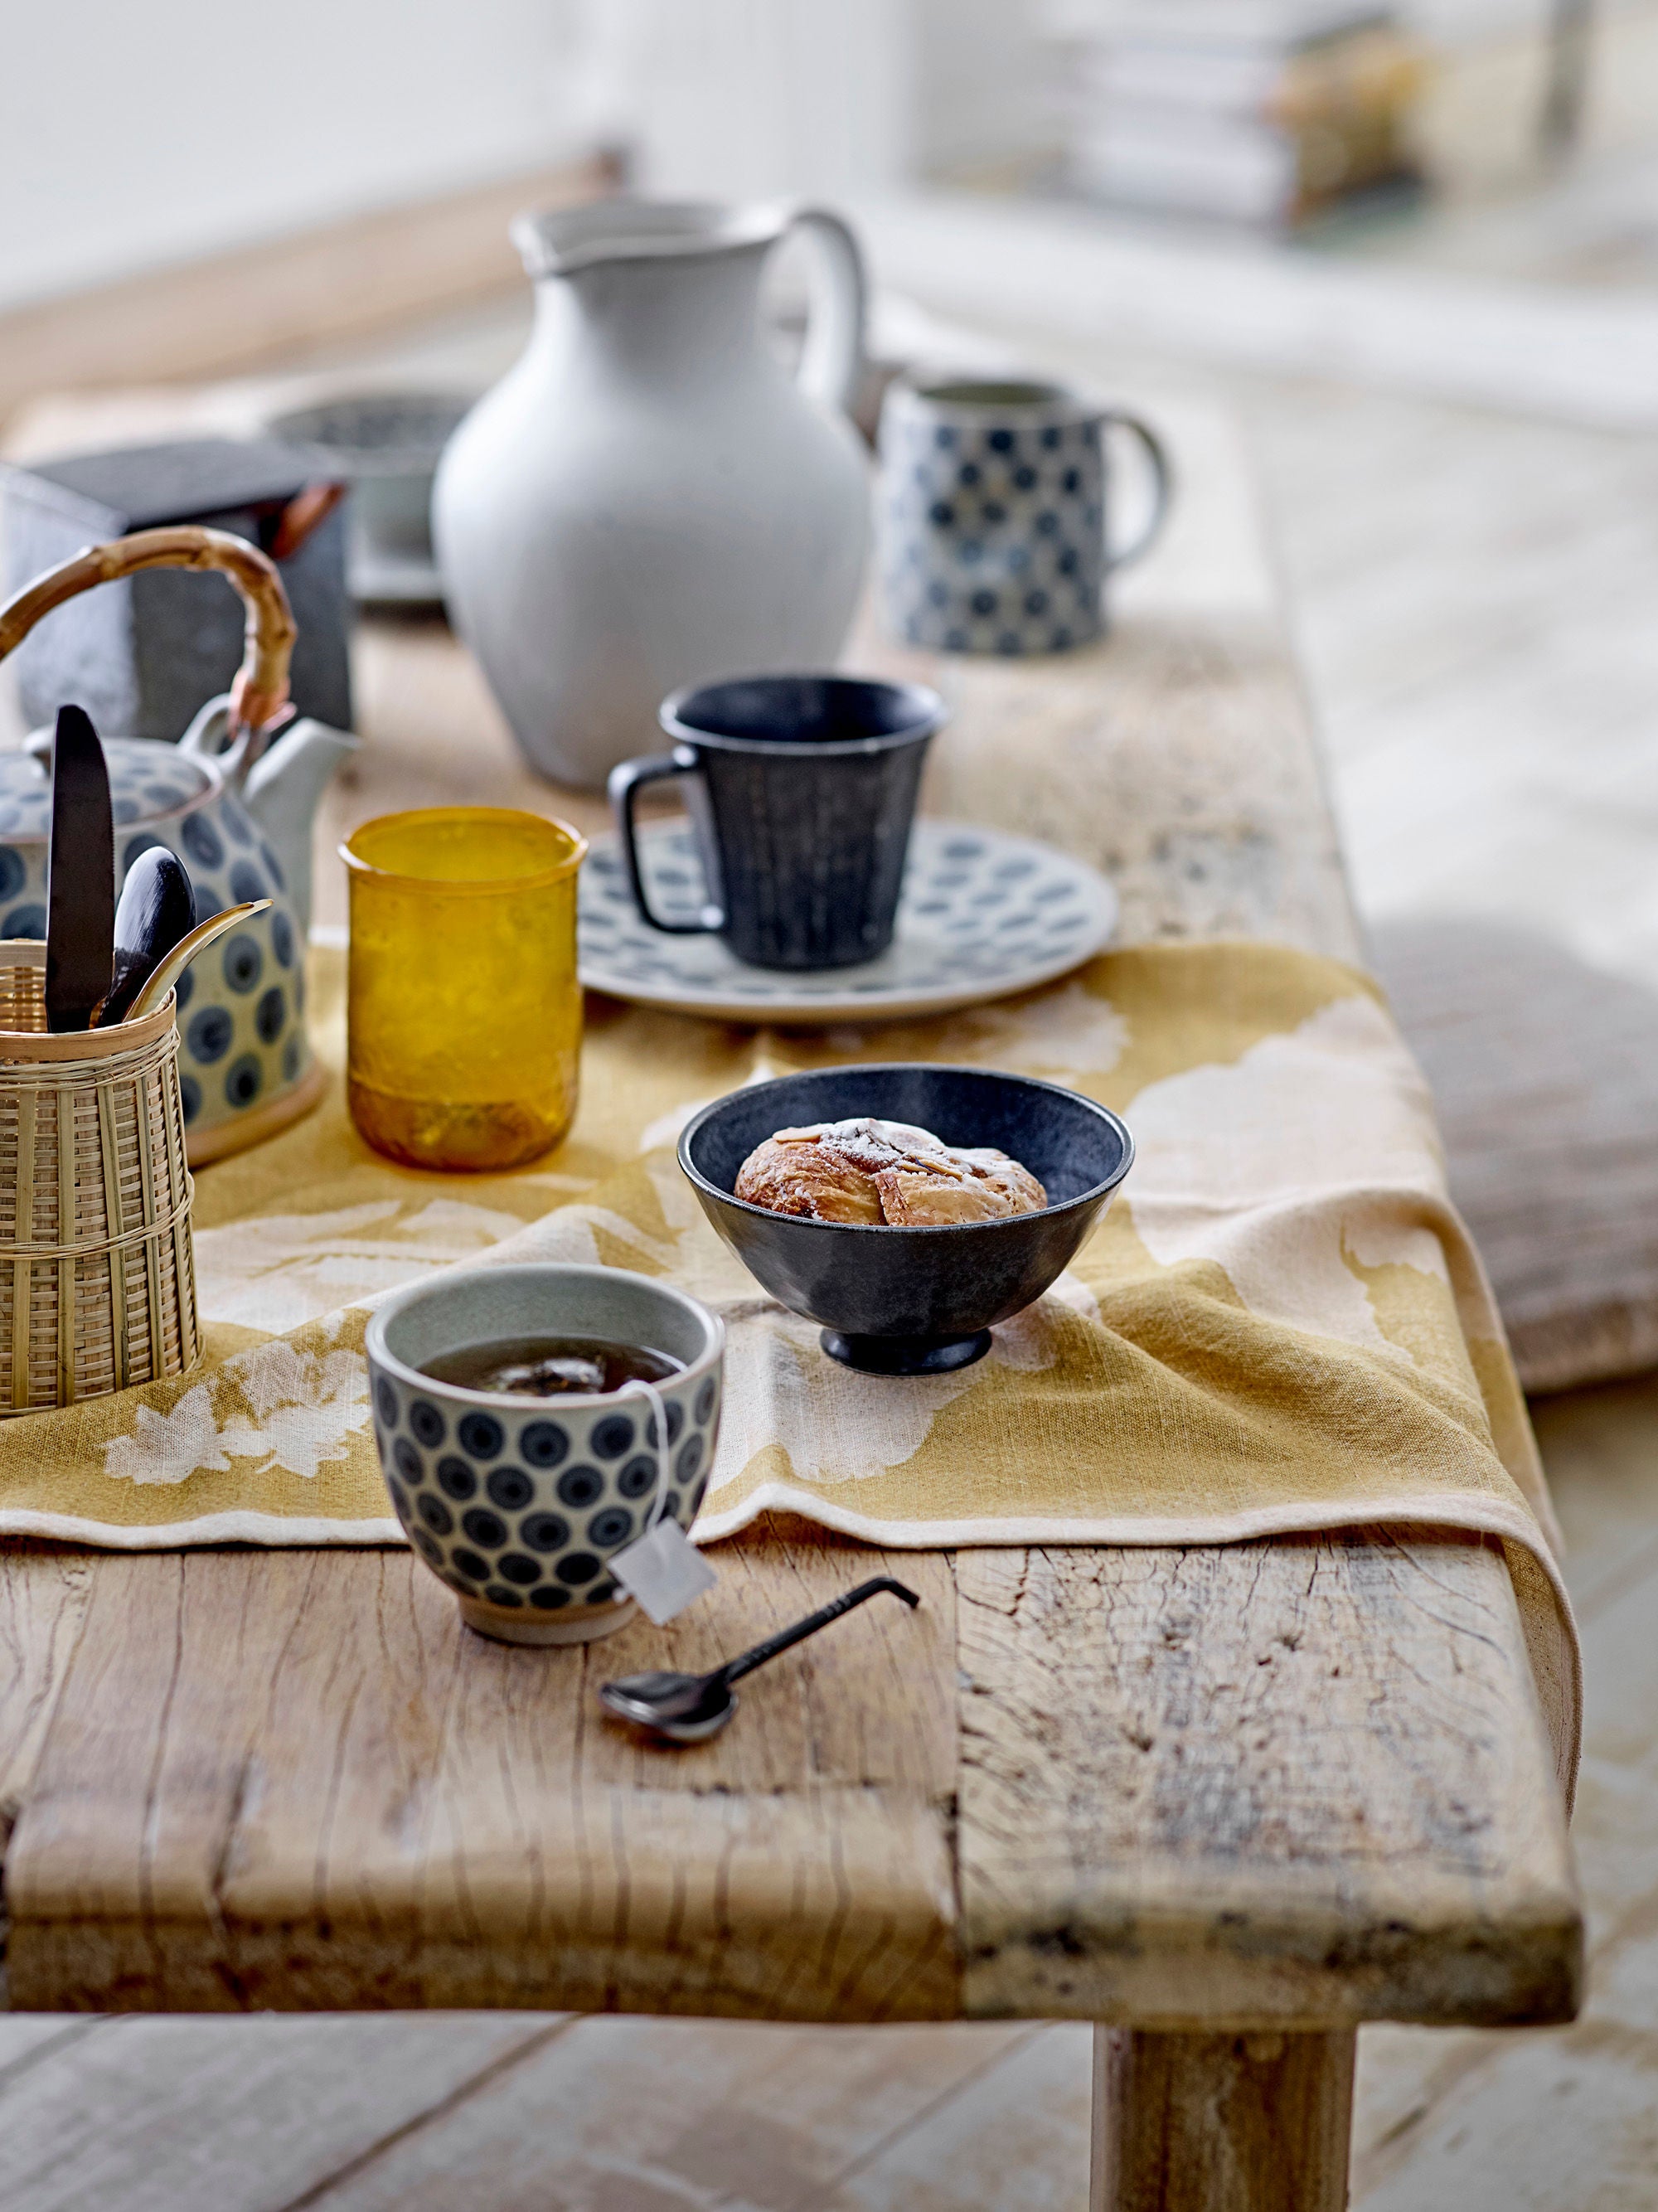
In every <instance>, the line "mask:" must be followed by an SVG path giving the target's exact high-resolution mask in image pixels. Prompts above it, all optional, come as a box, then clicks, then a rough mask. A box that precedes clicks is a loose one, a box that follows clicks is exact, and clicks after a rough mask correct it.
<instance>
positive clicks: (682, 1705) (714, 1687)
mask: <svg viewBox="0 0 1658 2212" xmlns="http://www.w3.org/2000/svg"><path fill="white" fill-rule="evenodd" d="M598 1700H599V1703H600V1704H601V1705H603V1706H604V1708H605V1710H606V1711H608V1712H612V1713H614V1714H615V1715H616V1718H617V1719H618V1720H624V1721H631V1722H632V1723H634V1725H635V1727H636V1728H647V1729H654V1731H655V1732H656V1734H657V1735H665V1736H666V1737H667V1738H668V1740H669V1741H670V1742H671V1743H706V1742H707V1741H708V1739H709V1737H710V1736H715V1735H719V1733H720V1729H723V1728H724V1727H725V1726H726V1723H727V1722H728V1721H729V1720H730V1719H731V1717H732V1714H733V1713H735V1711H737V1702H738V1701H737V1692H736V1691H735V1690H733V1689H732V1686H731V1684H730V1683H729V1682H728V1681H726V1680H724V1679H723V1678H722V1675H721V1674H720V1673H718V1672H716V1673H715V1674H624V1675H623V1677H622V1678H621V1680H619V1681H616V1682H606V1683H605V1684H604V1686H603V1687H602V1688H601V1689H600V1691H599V1693H598Z"/></svg>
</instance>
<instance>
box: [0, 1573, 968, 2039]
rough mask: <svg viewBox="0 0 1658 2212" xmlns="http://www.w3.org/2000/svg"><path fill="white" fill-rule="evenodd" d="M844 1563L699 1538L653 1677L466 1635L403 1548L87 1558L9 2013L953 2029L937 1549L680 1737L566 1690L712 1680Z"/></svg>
mask: <svg viewBox="0 0 1658 2212" xmlns="http://www.w3.org/2000/svg"><path fill="white" fill-rule="evenodd" d="M871 1559H872V1555H871V1553H869V1552H868V1551H867V1550H865V1548H863V1547H858V1546H854V1545H853V1544H851V1543H848V1542H841V1541H837V1540H835V1539H832V1538H828V1537H825V1538H823V1540H822V1541H819V1540H818V1539H817V1537H816V1536H815V1535H814V1534H811V1533H809V1532H806V1531H804V1530H803V1531H801V1532H800V1533H799V1537H798V1540H797V1541H796V1542H795V1543H794V1544H793V1546H792V1547H791V1548H790V1550H789V1552H788V1553H786V1555H783V1556H778V1547H766V1546H763V1545H748V1546H745V1545H743V1544H741V1543H738V1544H736V1545H733V1546H732V1547H728V1548H727V1552H726V1557H725V1559H724V1560H723V1561H722V1565H723V1567H724V1572H723V1573H722V1577H721V1581H720V1588H719V1589H718V1591H717V1592H716V1593H715V1594H714V1595H713V1596H712V1597H711V1598H710V1599H709V1600H708V1601H707V1602H706V1603H705V1604H704V1605H702V1606H700V1607H698V1608H697V1609H696V1611H695V1613H694V1614H693V1615H692V1616H690V1617H689V1619H688V1620H687V1621H685V1622H684V1623H683V1624H680V1625H679V1626H677V1627H676V1628H675V1629H674V1630H673V1631H672V1632H671V1636H670V1638H669V1644H670V1645H671V1656H670V1657H668V1658H667V1659H665V1660H664V1659H663V1657H662V1656H661V1654H662V1650H663V1643H662V1638H661V1637H660V1635H659V1632H654V1631H653V1630H651V1629H650V1628H649V1627H648V1626H635V1627H634V1628H632V1629H630V1630H628V1631H624V1632H623V1633H621V1634H620V1635H618V1636H616V1637H613V1638H610V1639H609V1640H608V1641H607V1642H606V1643H604V1644H599V1645H595V1646H591V1647H588V1648H586V1649H585V1650H584V1649H574V1650H569V1651H562V1652H558V1653H556V1654H553V1655H551V1656H550V1655H549V1654H547V1653H544V1652H537V1651H519V1650H513V1649H509V1648H508V1647H506V1646H501V1645H495V1644H487V1643H485V1642H483V1640H482V1639H480V1638H476V1637H474V1636H472V1635H471V1632H469V1631H467V1630H466V1629H465V1628H463V1627H462V1626H461V1625H460V1622H459V1616H458V1615H457V1613H456V1612H455V1608H454V1607H453V1605H452V1602H451V1601H450V1600H449V1598H448V1597H447V1595H446V1593H445V1592H444V1591H443V1590H442V1589H440V1587H439V1585H438V1584H437V1583H435V1582H434V1580H433V1579H432V1577H430V1576H429V1575H428V1573H426V1571H424V1569H423V1568H422V1566H421V1565H420V1564H419V1562H418V1561H417V1560H416V1559H414V1558H413V1557H412V1556H411V1555H410V1554H407V1553H400V1552H385V1551H382V1552H369V1553H355V1552H347V1551H337V1552H319V1553H295V1552H264V1553H261V1552H241V1553H206V1552H197V1553H185V1554H182V1555H179V1556H175V1557H171V1558H160V1559H158V1558H147V1557H143V1556H133V1557H125V1558H112V1559H104V1560H101V1561H100V1562H99V1565H98V1568H97V1571H96V1573H95V1575H94V1595H93V1601H92V1605H91V1610H90V1613H89V1615H88V1620H87V1623H86V1629H85V1633H84V1637H83V1639H82V1654H81V1662H80V1664H79V1665H78V1666H77V1667H76V1668H75V1670H74V1674H73V1676H72V1679H71V1681H70V1686H69V1690H68V1694H67V1696H66V1697H65V1698H64V1700H63V1702H62V1704H61V1705H60V1706H59V1709H58V1713H57V1716H56V1720H55V1723H54V1726H53V1727H52V1731H51V1734H50V1737H49V1741H48V1743H47V1746H46V1753H45V1756H44V1759H42V1761H41V1763H40V1765H39V1771H37V1772H36V1774H35V1776H34V1778H33V1787H32V1788H31V1790H29V1793H28V1799H27V1807H26V1808H25V1810H24V1812H23V1814H22V1817H21V1820H20V1822H19V1824H18V1828H17V1832H16V1833H15V1836H14V1838H13V1842H12V1850H11V1853H10V1857H9V1869H8V1873H9V1894H10V1898H11V1902H12V1910H13V1915H14V1920H13V1928H12V1935H11V1948H10V1970H11V1975H12V2002H13V2003H14V2004H15V2005H16V2006H18V2007H20V2008H40V2009H46V2008H61V2009H76V2008H110V2009H160V2010H171V2011H187V2012H202V2011H211V2010H216V2009H222V2008H274V2009H295V2008H298V2009H305V2008H309V2009H318V2010H333V2009H343V2008H348V2007H351V2006H374V2007H390V2008H409V2007H416V2006H421V2005H446V2006H462V2005H467V2006H534V2007H540V2008H551V2007H560V2008H563V2007H570V2008H575V2009H580V2010H586V2011H614V2010H624V2011H645V2012H654V2013H667V2014H671V2013H704V2014H706V2013H738V2014H745V2015H749V2014H751V2015H757V2016H760V2017H762V2018H774V2017H778V2016H789V2017H793V2018H797V2019H812V2020H841V2019H847V2020H884V2019H906V2018H938V2017H940V2016H946V2017H947V2016H949V2015H950V2014H951V2013H953V2012H954V2011H955V2009H956V1965H955V1945H954V1939H953V1926H952V1923H953V1920H954V1884H953V1881H952V1878H951V1869H950V1855H949V1849H948V1833H949V1797H950V1788H951V1784H952V1781H953V1772H952V1758H953V1731H952V1713H951V1705H950V1681H951V1678H952V1674H953V1664H954V1645H955V1626H954V1604H953V1589H952V1585H951V1582H950V1571H949V1565H948V1562H947V1561H946V1560H945V1559H943V1558H942V1557H935V1558H922V1559H909V1558H908V1556H907V1558H906V1560H905V1561H904V1562H902V1563H899V1562H894V1563H893V1564H894V1565H898V1564H902V1565H904V1568H905V1571H906V1573H907V1574H909V1575H910V1576H911V1578H912V1584H913V1586H914V1587H917V1588H919V1589H920V1591H921V1594H922V1599H923V1603H922V1606H921V1607H920V1610H919V1611H918V1612H917V1613H914V1615H912V1614H909V1613H904V1614H903V1615H902V1618H896V1619H894V1620H887V1621H880V1620H874V1619H873V1617H872V1618H871V1620H869V1621H867V1622H865V1624H864V1626H863V1630H862V1632H861V1633H860V1634H859V1636H858V1637H857V1638H850V1637H847V1636H841V1637H836V1636H835V1635H834V1634H833V1633H830V1634H828V1635H825V1636H823V1637H822V1638H817V1639H815V1640H814V1641H813V1642H812V1643H811V1644H807V1645H803V1646H802V1647H801V1648H800V1649H799V1650H798V1651H795V1652H792V1653H790V1654H788V1655H787V1656H786V1657H785V1658H784V1659H782V1660H780V1661H779V1662H777V1664H776V1666H775V1668H774V1669H773V1670H772V1673H771V1675H770V1676H769V1678H768V1688H769V1693H768V1696H767V1697H766V1699H764V1700H763V1701H762V1700H760V1699H755V1700H754V1701H753V1705H752V1708H751V1710H749V1711H745V1712H744V1725H743V1726H742V1727H740V1728H736V1729H732V1730H731V1731H730V1732H729V1733H728V1734H727V1735H724V1736H722V1737H720V1739H719V1740H718V1741H716V1742H714V1743H713V1744H711V1745H709V1746H708V1747H704V1748H702V1749H700V1750H697V1751H694V1752H691V1753H676V1752H673V1751H669V1750H661V1749H657V1750H652V1749H647V1748H646V1747H642V1746H641V1744H640V1743H639V1742H638V1741H637V1740H636V1739H635V1737H634V1736H633V1735H631V1733H630V1732H629V1731H627V1730H625V1729H621V1728H620V1727H618V1726H616V1725H615V1724H614V1723H610V1722H608V1721H606V1720H604V1719H603V1718H602V1717H600V1716H599V1714H598V1711H597V1709H596V1705H595V1702H594V1699H593V1696H592V1691H593V1686H594V1684H595V1682H596V1681H597V1680H601V1679H603V1678H604V1677H605V1676H607V1675H609V1674H625V1673H628V1672H629V1671H631V1670H632V1669H634V1668H638V1667H640V1666H641V1665H646V1664H650V1663H656V1664H669V1665H674V1666H683V1667H688V1668H706V1667H708V1666H710V1665H712V1664H714V1662H715V1661H716V1659H717V1658H718V1657H720V1656H723V1655H725V1654H726V1653H728V1652H729V1651H731V1650H732V1649H734V1648H738V1647H740V1646H741V1645H742V1644H744V1643H747V1642H750V1641H752V1640H756V1639H757V1638H758V1637H760V1636H761V1635H762V1634H764V1633H766V1632H768V1631H769V1630H770V1629H773V1628H774V1627H778V1626H782V1625H783V1624H784V1623H785V1622H786V1620H789V1619H791V1618H793V1616H794V1615H796V1614H797V1613H799V1612H800V1611H801V1610H802V1609H803V1608H804V1606H805V1603H806V1602H807V1601H808V1599H809V1596H811V1597H815V1596H817V1595H819V1594H820V1593H822V1592H823V1590H825V1589H831V1590H838V1589H842V1588H849V1587H850V1586H851V1585H852V1584H853V1583H854V1582H856V1581H858V1580H859V1579H861V1578H862V1577H864V1576H865V1575H866V1574H867V1573H868V1572H869V1571H870V1568H871Z"/></svg>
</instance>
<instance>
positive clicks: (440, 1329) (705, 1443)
mask: <svg viewBox="0 0 1658 2212" xmlns="http://www.w3.org/2000/svg"><path fill="white" fill-rule="evenodd" d="M542 1333H546V1334H555V1335H570V1336H596V1337H603V1338H606V1339H608V1340H610V1342H612V1343H617V1344H636V1345H644V1346H648V1347H649V1348H650V1349H651V1350H653V1351H655V1352H666V1353H668V1354H669V1355H670V1356H671V1358H675V1359H680V1360H683V1362H684V1363H685V1365H684V1370H683V1373H681V1374H678V1375H674V1376H670V1377H669V1379H668V1380H667V1381H666V1382H665V1383H659V1385H658V1386H657V1387H658V1389H659V1392H660V1394H661V1397H662V1401H663V1409H664V1412H665V1414H666V1416H667V1425H668V1442H667V1448H668V1452H669V1455H670V1466H669V1470H668V1489H667V1493H666V1498H665V1506H666V1511H667V1513H669V1514H670V1515H671V1516H673V1518H674V1519H676V1520H677V1522H679V1524H680V1526H681V1527H682V1528H689V1527H690V1525H691V1522H693V1521H694V1520H695V1517H696V1510H697V1508H698V1506H699V1505H701V1503H702V1493H703V1492H704V1490H705V1489H706V1488H707V1486H708V1473H709V1470H710V1468H712V1467H713V1465H714V1445H715V1443H716V1442H717V1440H718V1437H719V1434H720V1390H721V1385H722V1380H723V1367H724V1361H725V1346H726V1331H725V1325H724V1323H723V1322H721V1321H720V1319H719V1318H718V1316H716V1315H714V1314H711V1313H710V1312H709V1311H708V1308H707V1307H706V1306H701V1305H699V1304H697V1302H696V1300H695V1298H688V1297H685V1296H684V1295H683V1293H682V1292H681V1291H674V1290H670V1289H669V1288H668V1287H667V1285H665V1284H663V1283H655V1282H652V1281H650V1280H649V1279H647V1277H645V1276H643V1275H634V1274H629V1273H627V1271H626V1270H625V1269H623V1268H620V1267H562V1266H558V1265H555V1264H551V1263H549V1264H547V1265H542V1266H528V1267H473V1268H467V1269H464V1270H461V1271H459V1272H457V1273H449V1274H444V1275H440V1276H439V1277H437V1278H436V1279H434V1280H433V1281H431V1282H427V1283H417V1284H416V1285H413V1286H412V1287H411V1288H410V1289H409V1290H406V1291H400V1292H399V1293H398V1295H397V1296H396V1297H392V1298H388V1299H387V1301H386V1304H384V1305H382V1306H380V1307H378V1308H377V1309H376V1310H375V1312H374V1316H373V1318H372V1319H371V1320H370V1322H369V1324H368V1329H367V1353H368V1375H369V1382H370V1385H371V1387H372V1390H373V1394H374V1436H375V1439H376V1441H377V1442H378V1443H379V1445H380V1467H381V1469H382V1471H383V1473H384V1474H385V1476H386V1488H387V1490H388V1491H389V1492H391V1495H392V1505H393V1507H394V1508H395V1509H396V1511H397V1516H398V1520H399V1521H400V1522H402V1523H403V1525H404V1528H405V1529H407V1531H408V1533H409V1541H410V1543H411V1544H412V1545H413V1546H414V1547H415V1549H416V1551H417V1552H418V1553H420V1555H421V1557H422V1559H424V1560H425V1561H426V1564H427V1565H428V1566H429V1567H430V1568H431V1570H432V1571H433V1573H434V1575H436V1577H438V1579H439V1581H440V1582H441V1583H446V1584H447V1585H448V1587H449V1588H450V1589H452V1590H453V1591H454V1593H455V1595H456V1596H457V1597H458V1598H459V1600H460V1610H461V1615H462V1618H463V1619H464V1620H465V1622H466V1624H467V1626H469V1627H471V1628H476V1629H477V1630H478V1632H480V1633H481V1634H482V1635H484V1636H493V1637H495V1638H498V1639H499V1640H500V1641H501V1642H502V1643H506V1644H591V1643H592V1642H593V1641H594V1639H595V1638H598V1637H600V1636H608V1635H610V1633H611V1632H612V1631H613V1630H615V1629H617V1628H620V1627H621V1626H623V1623H624V1622H625V1621H627V1620H629V1618H630V1617H631V1615H632V1613H633V1611H634V1603H633V1600H632V1599H631V1598H629V1597H628V1596H627V1595H625V1593H624V1592H623V1591H622V1590H621V1589H618V1587H617V1585H616V1583H615V1581H614V1580H613V1579H612V1578H611V1576H610V1571H609V1567H610V1560H611V1559H612V1558H613V1557H614V1556H615V1554H616V1553H617V1552H619V1551H621V1550H622V1549H623V1547H624V1546H626V1545H628V1544H630V1543H632V1542H633V1541H634V1539H635V1537H636V1536H639V1535H641V1534H643V1533H644V1529H645V1526H646V1522H647V1516H649V1514H650V1512H651V1509H652V1507H653V1504H654V1502H655V1498H656V1495H657V1487H658V1479H659V1477H658V1461H657V1453H656V1436H655V1426H656V1424H655V1416H654V1414H653V1413H652V1410H651V1407H650V1402H649V1401H648V1400H647V1399H646V1398H644V1397H643V1396H641V1395H636V1394H629V1395H619V1394H616V1393H614V1392H612V1393H610V1394H608V1395H605V1394H601V1393H597V1392H596V1393H593V1394H592V1395H585V1394H584V1395H571V1396H568V1397H557V1398H526V1397H520V1396H517V1395H513V1394H512V1393H509V1392H495V1391H484V1390H463V1389H459V1388H457V1387H456V1386H455V1385H454V1384H453V1383H439V1382H435V1381H434V1379H433V1378H432V1376H429V1375H424V1374H422V1372H421V1367H422V1363H423V1362H425V1361H427V1360H430V1359H436V1358H441V1357H442V1356H443V1355H444V1354H445V1353H446V1352H458V1351H459V1350H461V1349H462V1347H463V1346H467V1345H472V1344H485V1343H491V1342H496V1341H499V1340H501V1339H502V1338H506V1337H515V1336H531V1335H535V1334H542Z"/></svg>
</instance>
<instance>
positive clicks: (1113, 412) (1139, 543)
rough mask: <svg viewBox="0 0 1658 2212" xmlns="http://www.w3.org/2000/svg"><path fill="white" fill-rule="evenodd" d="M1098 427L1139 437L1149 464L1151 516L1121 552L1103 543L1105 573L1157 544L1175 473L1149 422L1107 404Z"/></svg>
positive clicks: (1134, 558) (1171, 492)
mask: <svg viewBox="0 0 1658 2212" xmlns="http://www.w3.org/2000/svg"><path fill="white" fill-rule="evenodd" d="M1100 427H1101V428H1102V429H1117V430H1127V432H1128V433H1129V434H1130V435H1131V436H1133V437H1136V438H1138V439H1139V441H1140V444H1141V446H1142V447H1143V448H1144V449H1145V458H1146V459H1147V460H1148V461H1150V463H1151V516H1150V519H1149V520H1148V521H1147V522H1146V525H1145V529H1144V530H1142V531H1141V532H1140V534H1139V537H1138V538H1136V539H1135V540H1134V542H1133V544H1132V545H1125V546H1124V547H1123V548H1122V549H1121V551H1119V552H1113V551H1112V550H1111V547H1110V546H1109V544H1108V545H1107V546H1106V549H1105V573H1106V574H1107V575H1110V574H1111V573H1112V572H1113V570H1114V569H1117V568H1127V567H1128V565H1129V563H1130V562H1134V561H1138V560H1139V558H1140V556H1141V555H1142V554H1145V553H1149V552H1150V551H1151V548H1152V546H1153V545H1154V544H1156V543H1157V538H1158V537H1159V536H1160V535H1161V533H1162V531H1163V524H1164V523H1165V522H1166V521H1167V520H1169V500H1170V498H1171V497H1172V495H1173V493H1174V488H1175V472H1174V470H1173V468H1172V466H1171V465H1170V463H1169V451H1168V448H1167V447H1165V446H1164V444H1163V441H1162V439H1161V438H1159V437H1158V435H1157V432H1156V431H1155V430H1154V429H1153V428H1151V424H1150V423H1149V422H1142V421H1141V420H1140V418H1139V416H1138V415H1126V414H1124V413H1123V411H1122V410H1121V408H1117V407H1107V408H1104V409H1102V410H1101V414H1100Z"/></svg>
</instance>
